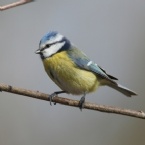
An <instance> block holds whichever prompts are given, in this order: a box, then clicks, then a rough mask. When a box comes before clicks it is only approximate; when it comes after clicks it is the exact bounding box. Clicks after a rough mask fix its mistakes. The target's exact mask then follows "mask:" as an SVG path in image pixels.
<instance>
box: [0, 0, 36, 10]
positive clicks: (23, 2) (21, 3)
mask: <svg viewBox="0 0 145 145" xmlns="http://www.w3.org/2000/svg"><path fill="white" fill-rule="evenodd" d="M32 1H33V0H20V1H18V2H14V3H12V4H7V5H5V6H0V11H3V10H6V9H10V8H13V7H16V6H19V5H23V4H26V3H29V2H32Z"/></svg>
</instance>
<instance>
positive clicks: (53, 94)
mask: <svg viewBox="0 0 145 145" xmlns="http://www.w3.org/2000/svg"><path fill="white" fill-rule="evenodd" d="M61 93H66V91H58V92H54V93H52V94H51V95H49V101H50V105H51V106H52V104H51V102H52V101H53V98H54V97H56V96H57V95H58V94H61ZM54 105H56V102H54Z"/></svg>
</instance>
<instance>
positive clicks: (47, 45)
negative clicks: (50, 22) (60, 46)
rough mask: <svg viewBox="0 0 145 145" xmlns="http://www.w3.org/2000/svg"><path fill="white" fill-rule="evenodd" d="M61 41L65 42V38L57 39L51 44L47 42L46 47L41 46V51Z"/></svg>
mask: <svg viewBox="0 0 145 145" xmlns="http://www.w3.org/2000/svg"><path fill="white" fill-rule="evenodd" d="M61 42H63V40H61V41H56V42H54V43H51V44H46V45H45V47H43V48H41V51H43V50H45V49H46V48H49V47H50V46H52V45H54V44H56V43H61Z"/></svg>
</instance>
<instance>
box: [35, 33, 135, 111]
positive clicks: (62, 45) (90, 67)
mask: <svg viewBox="0 0 145 145" xmlns="http://www.w3.org/2000/svg"><path fill="white" fill-rule="evenodd" d="M35 53H36V54H40V57H41V59H42V62H43V65H44V68H45V71H46V73H47V74H48V76H49V77H50V78H51V79H52V81H54V83H55V84H56V85H58V86H59V87H60V89H61V90H62V91H58V92H54V93H53V94H52V95H50V96H49V97H50V103H51V101H52V99H53V97H54V96H56V95H58V94H60V93H68V94H73V95H82V97H81V99H80V101H79V108H80V109H82V108H83V105H84V102H85V96H86V94H88V93H91V92H94V91H95V90H96V89H97V88H98V87H99V86H109V87H111V88H113V89H115V90H117V91H119V92H121V93H122V94H124V95H126V96H128V97H131V96H132V95H137V94H136V93H135V92H133V91H132V90H130V89H128V88H126V87H124V86H122V85H120V84H118V83H117V82H116V81H115V80H118V79H117V78H115V77H114V76H111V75H109V74H108V73H107V72H106V71H105V70H104V69H102V68H101V67H100V66H99V65H97V64H96V63H95V62H93V61H92V60H90V59H89V58H88V57H87V56H86V55H85V54H84V53H83V52H82V51H80V50H79V49H78V48H76V47H75V46H74V45H73V44H72V43H71V42H70V41H69V40H68V39H67V38H66V37H65V36H63V35H61V34H59V33H58V32H55V31H51V32H48V33H47V34H46V35H44V36H43V37H42V39H41V40H40V43H39V49H38V50H36V52H35Z"/></svg>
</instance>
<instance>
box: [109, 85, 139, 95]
mask: <svg viewBox="0 0 145 145" xmlns="http://www.w3.org/2000/svg"><path fill="white" fill-rule="evenodd" d="M108 86H109V87H111V88H113V89H115V90H117V91H119V92H120V93H122V94H124V95H126V96H127V97H131V96H133V95H137V94H136V93H135V92H134V91H132V90H130V89H128V88H126V87H124V86H122V85H120V84H113V83H111V84H109V85H108Z"/></svg>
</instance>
